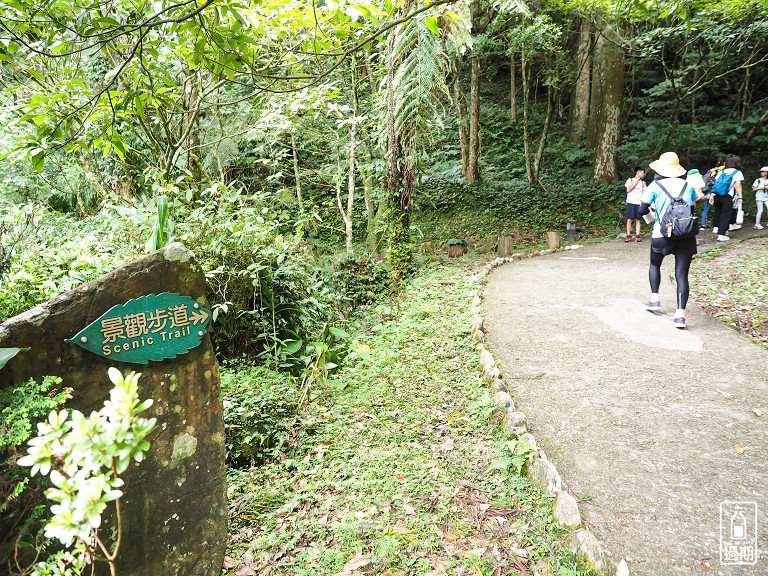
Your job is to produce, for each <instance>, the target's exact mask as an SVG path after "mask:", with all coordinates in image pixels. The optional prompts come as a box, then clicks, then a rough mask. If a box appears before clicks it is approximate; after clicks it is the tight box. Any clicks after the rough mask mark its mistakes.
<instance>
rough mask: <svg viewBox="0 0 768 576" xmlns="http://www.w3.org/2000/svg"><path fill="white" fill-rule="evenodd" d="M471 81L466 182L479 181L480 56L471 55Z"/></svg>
mask: <svg viewBox="0 0 768 576" xmlns="http://www.w3.org/2000/svg"><path fill="white" fill-rule="evenodd" d="M471 60H472V66H471V79H470V86H469V157H468V159H467V160H468V161H467V174H466V178H467V182H475V181H477V180H479V179H480V166H479V161H480V55H479V54H477V53H476V52H473V53H472V57H471Z"/></svg>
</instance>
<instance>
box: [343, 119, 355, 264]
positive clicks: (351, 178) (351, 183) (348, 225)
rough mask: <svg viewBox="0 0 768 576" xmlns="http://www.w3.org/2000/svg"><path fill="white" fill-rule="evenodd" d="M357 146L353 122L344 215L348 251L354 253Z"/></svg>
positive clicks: (350, 134) (350, 133)
mask: <svg viewBox="0 0 768 576" xmlns="http://www.w3.org/2000/svg"><path fill="white" fill-rule="evenodd" d="M356 147H357V124H356V123H353V124H352V127H351V128H350V131H349V158H348V159H347V167H348V170H349V175H348V176H347V211H346V214H345V216H344V227H345V232H346V236H347V238H346V246H347V252H349V253H350V254H351V253H352V250H353V248H352V207H353V204H354V202H355V164H356V162H355V148H356Z"/></svg>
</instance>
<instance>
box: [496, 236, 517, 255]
mask: <svg viewBox="0 0 768 576" xmlns="http://www.w3.org/2000/svg"><path fill="white" fill-rule="evenodd" d="M513 242H514V237H512V236H499V256H501V257H502V258H504V257H505V256H511V255H512V253H513V252H514V250H515V247H514V245H513Z"/></svg>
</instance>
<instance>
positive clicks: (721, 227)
mask: <svg viewBox="0 0 768 576" xmlns="http://www.w3.org/2000/svg"><path fill="white" fill-rule="evenodd" d="M738 165H739V157H738V156H728V157H727V158H726V159H725V168H724V169H723V171H722V172H720V174H718V176H717V180H715V183H714V185H713V186H712V190H713V191H714V192H715V193H714V194H713V195H712V198H711V199H710V201H709V202H710V204H714V206H715V222H714V226H715V228H713V229H712V231H713V232H714V231H715V229H716V230H717V240H718V242H727V241H728V240H730V239H731V238H730V236H728V229H729V227H730V226H731V216H732V215H733V202H734V195H735V194H738V197H739V198H741V183H742V182H743V181H744V174H743V173H742V172H741V170H739V169H738V168H737V166H738ZM721 181H722V182H724V183H727V182H730V184H729V185H728V189H727V191H726V193H725V194H718V193H717V191H718V182H721Z"/></svg>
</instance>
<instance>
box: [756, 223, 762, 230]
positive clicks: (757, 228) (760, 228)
mask: <svg viewBox="0 0 768 576" xmlns="http://www.w3.org/2000/svg"><path fill="white" fill-rule="evenodd" d="M762 229H763V227H762V226H760V224H755V230H762Z"/></svg>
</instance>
